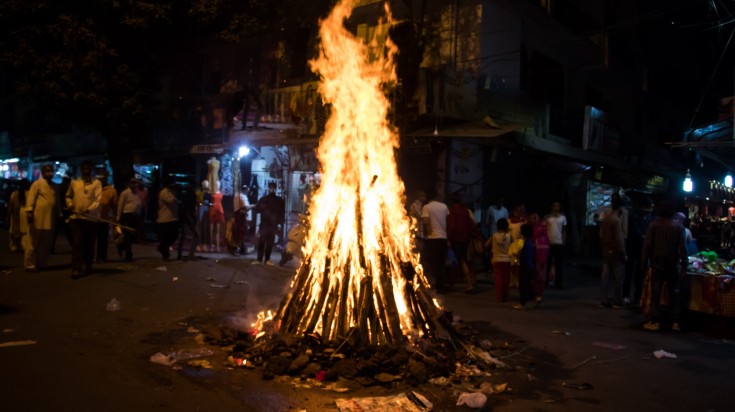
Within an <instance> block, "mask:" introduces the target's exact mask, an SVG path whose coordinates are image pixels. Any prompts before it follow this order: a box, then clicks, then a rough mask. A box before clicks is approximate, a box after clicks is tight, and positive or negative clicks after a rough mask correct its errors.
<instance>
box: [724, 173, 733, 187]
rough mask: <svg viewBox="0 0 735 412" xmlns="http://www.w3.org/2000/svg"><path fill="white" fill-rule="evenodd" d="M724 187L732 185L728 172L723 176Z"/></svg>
mask: <svg viewBox="0 0 735 412" xmlns="http://www.w3.org/2000/svg"><path fill="white" fill-rule="evenodd" d="M725 187H728V188H729V187H732V175H731V174H730V173H728V174H727V176H725Z"/></svg>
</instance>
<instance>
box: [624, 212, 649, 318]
mask: <svg viewBox="0 0 735 412" xmlns="http://www.w3.org/2000/svg"><path fill="white" fill-rule="evenodd" d="M652 211H653V200H651V199H650V198H644V199H643V200H642V202H641V204H640V207H639V208H638V209H637V210H635V211H634V213H632V214H631V215H630V219H629V224H630V227H629V230H628V238H627V239H626V245H625V246H626V248H627V252H628V262H627V264H626V265H625V266H626V267H625V280H624V281H623V303H624V304H631V303H634V304H636V305H639V304H640V301H641V292H642V291H643V268H642V267H643V265H642V262H641V250H643V239H644V238H645V236H646V231H647V230H648V225H650V224H651V221H652V220H653V214H652V213H651V212H652ZM631 287H632V288H633V298H632V301H631V293H630V289H631Z"/></svg>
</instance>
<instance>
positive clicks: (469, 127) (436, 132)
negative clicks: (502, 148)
mask: <svg viewBox="0 0 735 412" xmlns="http://www.w3.org/2000/svg"><path fill="white" fill-rule="evenodd" d="M492 124H493V126H490V125H489V124H488V123H487V122H471V123H464V124H461V125H457V126H449V127H438V128H436V129H420V130H416V131H414V132H411V133H408V137H416V138H422V137H423V138H443V137H447V138H480V139H493V138H497V137H500V136H504V135H506V134H508V133H512V132H516V131H519V130H523V129H524V128H526V127H527V125H525V124H522V123H512V122H507V123H506V122H499V121H498V122H492Z"/></svg>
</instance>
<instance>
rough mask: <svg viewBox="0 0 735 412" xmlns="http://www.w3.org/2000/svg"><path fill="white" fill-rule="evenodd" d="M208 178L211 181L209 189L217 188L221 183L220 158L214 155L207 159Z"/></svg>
mask: <svg viewBox="0 0 735 412" xmlns="http://www.w3.org/2000/svg"><path fill="white" fill-rule="evenodd" d="M207 170H208V172H207V180H208V181H209V190H215V187H217V186H218V185H219V160H217V158H216V157H214V156H212V157H210V158H209V160H207Z"/></svg>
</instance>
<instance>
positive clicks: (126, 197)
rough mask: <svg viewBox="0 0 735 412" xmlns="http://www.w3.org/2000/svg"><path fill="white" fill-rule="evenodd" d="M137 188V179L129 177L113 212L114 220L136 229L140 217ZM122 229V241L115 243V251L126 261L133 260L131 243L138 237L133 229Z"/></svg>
mask: <svg viewBox="0 0 735 412" xmlns="http://www.w3.org/2000/svg"><path fill="white" fill-rule="evenodd" d="M137 190H138V180H137V179H130V180H129V181H128V187H127V188H125V190H123V191H122V192H121V193H120V198H119V199H118V203H117V213H116V214H115V221H116V222H117V223H119V224H120V225H122V226H125V227H127V228H130V229H137V228H138V227H139V226H138V220H139V219H140V209H141V205H140V197H138V194H137V193H136V191H137ZM130 229H125V228H123V229H122V235H123V238H122V242H121V243H120V244H118V245H117V252H118V254H120V258H121V259H123V258H124V259H125V261H126V262H132V261H133V249H132V244H133V242H134V241H135V240H136V239H137V238H138V235H137V233H135V232H136V231H135V230H130Z"/></svg>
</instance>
